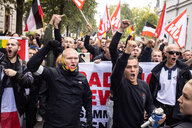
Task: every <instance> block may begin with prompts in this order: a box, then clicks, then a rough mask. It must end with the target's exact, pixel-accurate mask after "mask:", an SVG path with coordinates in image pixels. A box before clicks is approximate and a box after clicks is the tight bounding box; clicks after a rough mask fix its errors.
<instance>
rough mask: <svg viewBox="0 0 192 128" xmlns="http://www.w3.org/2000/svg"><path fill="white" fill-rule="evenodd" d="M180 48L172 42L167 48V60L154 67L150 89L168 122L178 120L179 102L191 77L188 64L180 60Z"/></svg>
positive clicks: (155, 102)
mask: <svg viewBox="0 0 192 128" xmlns="http://www.w3.org/2000/svg"><path fill="white" fill-rule="evenodd" d="M179 55H180V48H179V47H178V46H177V45H176V44H171V45H169V46H168V47H167V48H166V52H165V56H166V57H167V59H166V60H164V61H162V62H161V63H159V64H158V65H157V66H155V67H154V68H153V69H152V76H151V80H150V84H149V86H150V90H151V94H152V97H153V101H154V104H155V106H156V107H162V108H163V109H164V111H165V114H166V116H167V118H166V124H167V125H171V124H173V123H176V122H177V121H178V119H179V118H178V117H177V114H178V113H179V102H178V101H177V99H178V98H179V97H180V96H181V94H182V89H183V86H184V85H185V83H186V82H187V81H188V80H190V79H191V73H190V71H189V70H188V66H187V65H186V64H184V63H183V62H181V61H179V60H178V58H179Z"/></svg>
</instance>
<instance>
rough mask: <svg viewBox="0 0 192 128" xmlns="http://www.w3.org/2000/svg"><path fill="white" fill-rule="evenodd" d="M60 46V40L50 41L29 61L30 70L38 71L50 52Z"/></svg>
mask: <svg viewBox="0 0 192 128" xmlns="http://www.w3.org/2000/svg"><path fill="white" fill-rule="evenodd" d="M59 46H60V43H59V42H58V41H56V40H51V41H49V42H48V43H47V44H46V45H45V46H44V47H43V48H42V49H40V50H39V51H38V52H37V53H36V54H35V55H34V56H32V57H31V59H30V60H29V62H28V63H27V67H28V69H29V71H31V72H32V73H33V72H36V71H37V69H38V68H39V66H40V65H41V63H42V61H43V59H44V58H45V56H46V55H47V54H48V52H49V51H50V50H53V49H55V48H57V47H59Z"/></svg>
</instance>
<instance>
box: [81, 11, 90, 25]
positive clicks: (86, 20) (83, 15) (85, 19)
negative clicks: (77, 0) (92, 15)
mask: <svg viewBox="0 0 192 128" xmlns="http://www.w3.org/2000/svg"><path fill="white" fill-rule="evenodd" d="M79 11H80V12H81V15H82V16H83V18H84V19H85V21H86V23H87V24H89V22H88V21H87V18H86V17H85V15H84V14H83V12H82V11H81V10H80V9H79Z"/></svg>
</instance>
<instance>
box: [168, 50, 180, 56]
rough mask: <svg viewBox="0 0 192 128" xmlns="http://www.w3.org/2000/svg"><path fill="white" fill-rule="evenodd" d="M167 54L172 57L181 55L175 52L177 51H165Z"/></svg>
mask: <svg viewBox="0 0 192 128" xmlns="http://www.w3.org/2000/svg"><path fill="white" fill-rule="evenodd" d="M167 53H169V54H170V55H174V54H176V55H177V56H178V55H181V52H177V51H167Z"/></svg>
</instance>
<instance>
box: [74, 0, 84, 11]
mask: <svg viewBox="0 0 192 128" xmlns="http://www.w3.org/2000/svg"><path fill="white" fill-rule="evenodd" d="M73 2H74V3H75V4H76V5H77V7H78V8H79V9H80V10H81V9H82V8H83V5H84V3H85V0H73Z"/></svg>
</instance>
